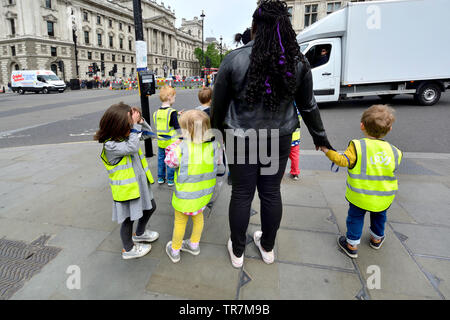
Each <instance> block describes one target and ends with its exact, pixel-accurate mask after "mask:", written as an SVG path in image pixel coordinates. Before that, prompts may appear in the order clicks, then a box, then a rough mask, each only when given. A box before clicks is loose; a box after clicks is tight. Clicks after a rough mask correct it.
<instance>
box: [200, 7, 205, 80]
mask: <svg viewBox="0 0 450 320" xmlns="http://www.w3.org/2000/svg"><path fill="white" fill-rule="evenodd" d="M200 17H201V18H202V67H203V66H204V65H205V51H204V48H203V28H204V25H203V24H204V21H205V13H204V12H203V10H202V14H201V15H200ZM202 76H203V75H202Z"/></svg>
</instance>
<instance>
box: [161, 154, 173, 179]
mask: <svg viewBox="0 0 450 320" xmlns="http://www.w3.org/2000/svg"><path fill="white" fill-rule="evenodd" d="M165 157H166V149H164V148H158V179H166V164H165V163H164V158H165ZM174 175H175V169H172V168H171V167H169V166H167V180H169V181H173V179H174Z"/></svg>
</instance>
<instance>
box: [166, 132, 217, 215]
mask: <svg viewBox="0 0 450 320" xmlns="http://www.w3.org/2000/svg"><path fill="white" fill-rule="evenodd" d="M175 152H176V153H177V156H178V159H180V165H179V167H178V169H177V170H176V171H175V192H174V193H173V196H172V206H173V207H174V208H175V210H177V211H179V212H195V211H198V210H200V209H201V208H203V207H204V206H206V205H207V204H208V203H209V201H210V200H211V198H212V196H213V192H214V186H215V185H216V175H217V160H218V157H219V155H218V153H219V152H218V143H217V142H216V141H213V142H205V143H202V144H196V143H192V142H186V141H183V142H181V143H180V145H179V146H178V147H177V149H175Z"/></svg>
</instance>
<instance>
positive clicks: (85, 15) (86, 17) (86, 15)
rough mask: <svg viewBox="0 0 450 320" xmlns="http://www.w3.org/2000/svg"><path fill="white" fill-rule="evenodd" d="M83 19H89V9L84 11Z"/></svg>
mask: <svg viewBox="0 0 450 320" xmlns="http://www.w3.org/2000/svg"><path fill="white" fill-rule="evenodd" d="M83 21H89V13H88V12H87V11H84V12H83Z"/></svg>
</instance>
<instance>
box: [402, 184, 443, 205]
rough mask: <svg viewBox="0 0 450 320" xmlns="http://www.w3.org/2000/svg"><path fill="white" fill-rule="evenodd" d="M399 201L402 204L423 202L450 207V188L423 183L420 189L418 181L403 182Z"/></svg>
mask: <svg viewBox="0 0 450 320" xmlns="http://www.w3.org/2000/svg"><path fill="white" fill-rule="evenodd" d="M397 199H398V201H400V202H402V203H404V202H409V201H413V202H417V201H422V202H424V203H442V204H447V205H450V188H448V187H447V186H445V185H444V184H442V183H430V182H426V181H422V182H421V183H420V187H419V186H418V183H417V182H416V181H414V182H410V181H403V182H402V183H401V184H399V190H398V195H397Z"/></svg>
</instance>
